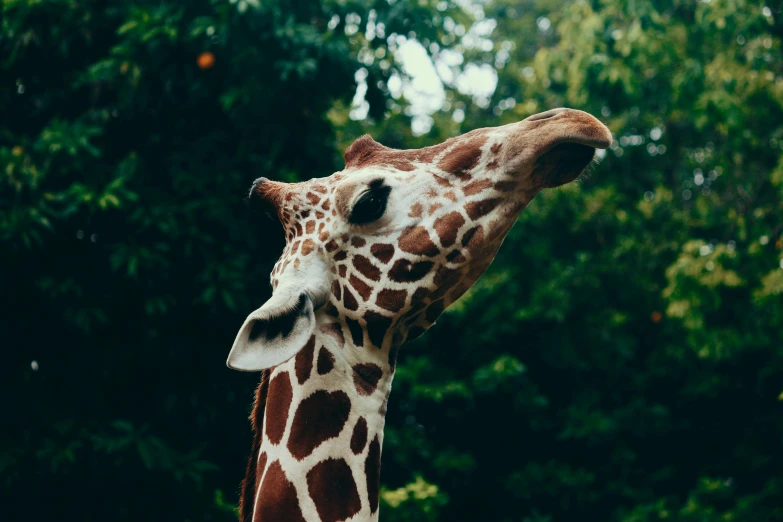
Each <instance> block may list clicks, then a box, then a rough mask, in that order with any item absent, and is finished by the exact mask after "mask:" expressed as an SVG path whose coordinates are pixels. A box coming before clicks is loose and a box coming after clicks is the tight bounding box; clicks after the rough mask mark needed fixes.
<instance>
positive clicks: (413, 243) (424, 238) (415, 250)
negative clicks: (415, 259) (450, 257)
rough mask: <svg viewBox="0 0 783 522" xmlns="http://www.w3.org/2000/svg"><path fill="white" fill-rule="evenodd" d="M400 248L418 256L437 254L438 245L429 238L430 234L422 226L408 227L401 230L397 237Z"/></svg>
mask: <svg viewBox="0 0 783 522" xmlns="http://www.w3.org/2000/svg"><path fill="white" fill-rule="evenodd" d="M399 246H400V250H402V251H403V252H408V253H410V254H416V255H420V256H428V257H431V256H434V255H437V254H438V247H437V246H435V243H433V242H432V239H430V234H429V232H427V229H426V228H424V227H409V228H406V229H405V230H403V232H402V234H400V239H399Z"/></svg>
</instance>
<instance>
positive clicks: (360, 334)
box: [345, 317, 364, 346]
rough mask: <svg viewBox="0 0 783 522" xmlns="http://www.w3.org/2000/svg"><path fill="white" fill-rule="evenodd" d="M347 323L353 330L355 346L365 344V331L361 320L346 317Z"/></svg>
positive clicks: (349, 328) (351, 330)
mask: <svg viewBox="0 0 783 522" xmlns="http://www.w3.org/2000/svg"><path fill="white" fill-rule="evenodd" d="M345 324H347V325H348V330H349V331H350V332H351V340H352V341H353V344H354V346H363V345H364V331H363V330H362V325H360V324H359V321H356V320H354V319H351V318H350V317H346V318H345Z"/></svg>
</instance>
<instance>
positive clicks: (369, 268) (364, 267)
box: [353, 255, 381, 281]
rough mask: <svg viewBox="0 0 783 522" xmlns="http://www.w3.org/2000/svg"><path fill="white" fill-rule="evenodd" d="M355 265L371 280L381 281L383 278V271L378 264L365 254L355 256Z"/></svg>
mask: <svg viewBox="0 0 783 522" xmlns="http://www.w3.org/2000/svg"><path fill="white" fill-rule="evenodd" d="M353 266H354V267H355V268H356V270H358V271H359V272H360V273H361V274H362V275H363V276H364V277H366V278H367V279H369V280H371V281H380V280H381V271H380V269H378V267H377V266H375V265H373V264H372V261H370V260H369V259H367V258H366V257H364V256H359V255H357V256H353Z"/></svg>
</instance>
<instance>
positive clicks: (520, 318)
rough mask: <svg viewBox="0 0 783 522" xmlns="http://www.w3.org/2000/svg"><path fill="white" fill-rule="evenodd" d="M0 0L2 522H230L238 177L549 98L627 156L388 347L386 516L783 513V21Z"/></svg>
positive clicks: (760, 12)
mask: <svg viewBox="0 0 783 522" xmlns="http://www.w3.org/2000/svg"><path fill="white" fill-rule="evenodd" d="M0 5H2V8H3V17H2V18H1V19H0V24H2V25H0V27H1V29H0V78H2V83H0V85H2V88H0V116H1V117H2V118H1V119H0V167H1V168H2V171H1V173H0V239H1V241H0V260H2V274H1V275H0V290H1V291H2V296H3V299H4V304H5V305H6V306H5V307H4V308H5V311H4V312H3V317H2V321H1V322H0V324H2V333H3V342H2V344H3V346H4V350H3V356H4V362H3V364H2V366H1V368H2V374H0V382H1V383H2V384H0V389H2V391H3V400H2V408H3V411H2V417H3V430H2V433H1V434H0V441H2V445H0V488H1V489H0V490H1V491H2V496H1V497H0V505H2V508H1V509H2V511H3V512H2V514H0V518H2V519H3V520H10V521H16V520H31V519H32V520H53V519H56V518H59V519H62V518H63V517H65V518H67V519H78V520H94V519H101V520H164V519H165V520H232V519H233V518H234V513H233V507H234V504H235V502H236V496H237V490H238V485H239V484H238V483H239V480H240V479H241V476H242V473H243V469H244V461H245V459H246V456H247V453H248V450H249V447H250V430H249V426H248V423H247V419H246V415H247V412H248V409H249V407H250V402H251V396H252V391H253V388H254V385H255V381H256V379H257V378H258V377H257V375H247V374H240V373H237V372H232V371H230V370H228V369H226V368H225V366H224V361H225V357H226V355H227V353H228V349H229V347H230V345H231V341H232V340H233V337H234V335H235V333H236V329H237V327H238V326H239V325H240V324H241V322H242V320H243V319H244V317H245V315H246V314H247V312H248V311H250V310H252V309H254V308H255V307H257V306H258V305H259V304H260V303H261V302H263V300H265V299H266V298H267V297H268V295H269V289H268V283H267V280H268V279H267V278H268V274H269V271H270V268H271V265H272V263H273V262H274V260H275V259H276V257H277V255H278V254H279V252H280V250H281V247H282V244H283V238H282V234H281V233H280V228H279V226H278V225H276V224H274V223H272V222H270V221H267V220H265V218H264V217H263V216H257V215H255V214H253V213H251V212H249V211H247V210H246V209H245V206H244V204H243V194H244V193H245V191H246V190H247V188H248V187H249V184H250V182H251V181H252V180H253V179H254V178H255V177H258V176H261V175H264V176H267V177H270V178H277V179H283V180H289V181H290V180H296V179H307V178H310V177H312V176H323V175H328V174H330V173H331V172H333V171H335V170H339V169H340V151H341V150H342V148H344V147H345V146H346V145H347V144H348V143H350V141H351V140H352V139H353V138H355V137H356V136H358V135H359V134H361V133H363V132H371V133H372V134H373V135H374V136H375V137H376V138H377V139H378V140H379V141H381V142H382V143H385V144H387V145H391V146H398V147H413V146H420V145H425V144H430V143H434V142H438V141H440V140H442V139H444V138H445V137H448V136H453V135H455V134H457V133H460V132H464V131H466V130H469V129H472V128H476V127H480V126H490V125H492V126H494V125H498V124H503V123H508V122H512V121H516V120H519V119H522V118H524V117H526V116H527V115H530V114H532V113H535V112H538V111H541V110H544V109H546V108H551V107H557V106H571V107H576V108H581V109H584V110H587V111H589V112H591V113H593V114H596V115H598V116H599V117H601V118H602V119H603V120H604V121H605V122H606V123H607V124H608V125H609V126H610V128H611V129H612V131H613V132H614V134H615V136H616V138H617V139H616V143H614V144H613V145H612V148H611V150H609V151H607V153H606V154H605V155H604V156H603V157H602V158H601V161H600V163H599V164H598V165H597V166H596V167H595V168H594V169H593V173H592V174H591V175H590V176H588V177H586V178H585V179H583V180H582V181H581V182H579V183H574V184H571V185H569V186H567V187H565V188H562V189H558V190H554V191H550V192H547V193H544V194H541V195H539V196H538V197H537V198H536V200H535V201H534V202H533V203H532V204H531V205H530V207H529V208H528V209H527V210H526V211H525V212H524V213H523V215H522V217H521V218H520V220H519V222H518V223H517V225H516V226H515V227H514V229H513V230H512V232H511V234H510V235H509V237H508V239H507V240H506V242H505V244H504V246H503V247H502V248H501V250H500V253H499V256H498V258H497V259H496V261H495V263H494V264H493V265H492V267H491V268H490V270H489V271H488V273H487V274H486V275H485V276H484V277H483V278H482V279H481V280H480V282H479V283H478V284H477V285H476V286H475V287H474V288H473V289H472V290H471V291H470V292H469V293H468V294H466V296H465V297H464V298H463V299H462V300H461V301H460V302H458V303H457V304H456V305H455V306H454V307H453V308H452V309H451V310H450V311H448V312H447V313H446V314H445V315H444V316H443V317H442V318H441V319H440V320H439V322H438V324H437V325H436V326H435V327H433V329H432V330H431V331H430V332H429V333H428V334H427V335H425V336H423V337H422V338H420V339H419V340H417V341H415V342H414V343H412V344H411V345H410V346H408V347H407V348H406V349H404V350H403V353H402V354H401V359H400V365H399V366H398V371H397V375H396V378H395V385H394V393H393V394H392V398H391V401H390V404H389V415H388V418H387V433H386V441H385V445H384V454H383V471H382V482H383V484H384V491H383V493H382V500H383V507H382V510H381V520H385V521H387V522H388V521H397V520H400V521H403V520H405V521H419V520H421V521H432V520H487V521H525V522H544V521H550V522H561V521H566V522H568V521H571V520H601V521H618V522H620V521H622V522H641V521H645V522H646V521H659V520H677V521H687V522H695V521H699V522H705V521H706V522H712V521H716V522H717V521H730V520H738V521H739V520H742V521H751V520H752V521H754V522H755V521H759V522H764V521H773V520H781V519H783V504H781V502H780V499H781V498H783V416H782V415H781V400H783V358H782V357H781V349H782V348H783V260H782V258H783V219H781V217H783V152H782V151H783V49H781V37H783V12H782V11H781V8H780V5H764V4H763V3H760V2H748V1H745V0H727V1H716V0H713V1H712V2H709V1H704V2H696V1H691V0H679V1H649V0H638V1H636V2H624V1H621V0H603V1H592V2H584V1H580V2H554V1H553V0H539V1H536V2H523V3H520V2H512V1H510V0H495V1H493V2H490V3H480V4H469V3H467V2H458V3H457V4H452V3H449V2H445V1H440V2H435V1H429V0H424V1H410V2H409V1H405V0H397V1H387V0H377V1H374V0H354V1H350V0H348V1H345V0H329V1H325V2H320V3H319V2H315V1H293V0H291V1H277V2H272V1H266V0H226V1H223V0H219V1H218V0H192V1H188V2H174V1H169V0H164V1H160V0H158V1H155V2H151V1H144V0H135V1H132V2H130V1H124V2H100V1H97V0H92V1H84V2H70V1H66V0H48V1H41V0H31V1H21V0H2V4H0ZM411 42H420V43H421V44H422V45H421V46H419V48H420V49H421V50H426V52H427V53H428V54H429V55H430V56H431V57H432V59H433V60H434V64H435V66H436V70H437V73H438V74H439V75H440V78H441V79H442V81H443V83H444V85H445V90H444V91H443V92H442V100H441V102H440V103H439V106H438V107H432V108H429V109H427V108H425V109H422V108H421V106H420V104H419V106H417V103H418V102H417V101H416V100H415V99H413V98H414V94H415V93H414V91H415V89H414V87H415V86H416V81H415V78H413V79H412V78H410V77H409V76H411V74H413V73H411V71H409V70H406V67H405V64H404V63H402V62H403V60H401V59H400V56H401V53H400V48H401V46H403V45H405V44H406V43H407V44H410V43H411ZM477 74H479V75H483V77H487V76H489V77H490V78H492V79H493V82H494V81H496V85H495V87H494V89H490V91H487V92H479V91H478V90H475V89H472V88H471V86H472V85H473V83H474V80H475V79H476V78H477V77H478V76H476V75H477ZM357 82H358V84H359V91H358V93H357V94H356V96H354V94H355V92H356V89H357ZM352 98H353V102H352V101H351V100H352ZM412 125H413V130H415V131H416V132H415V133H414V132H413V130H412Z"/></svg>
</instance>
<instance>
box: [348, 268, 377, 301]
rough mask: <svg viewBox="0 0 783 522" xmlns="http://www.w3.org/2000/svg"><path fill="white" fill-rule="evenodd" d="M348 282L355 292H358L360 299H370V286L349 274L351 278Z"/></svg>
mask: <svg viewBox="0 0 783 522" xmlns="http://www.w3.org/2000/svg"><path fill="white" fill-rule="evenodd" d="M348 282H350V283H351V286H352V287H354V288H355V289H356V291H357V292H359V295H360V296H362V299H364V300H365V301H366V300H367V299H369V298H370V294H372V288H370V285H368V284H367V283H365V282H364V281H362V280H361V279H359V278H358V277H356V276H355V275H353V274H351V278H350V279H349V280H348Z"/></svg>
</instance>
